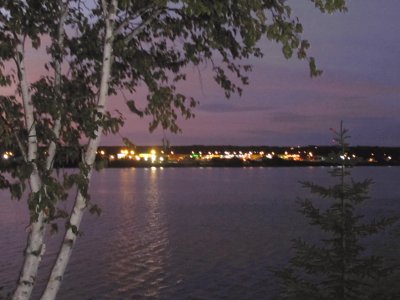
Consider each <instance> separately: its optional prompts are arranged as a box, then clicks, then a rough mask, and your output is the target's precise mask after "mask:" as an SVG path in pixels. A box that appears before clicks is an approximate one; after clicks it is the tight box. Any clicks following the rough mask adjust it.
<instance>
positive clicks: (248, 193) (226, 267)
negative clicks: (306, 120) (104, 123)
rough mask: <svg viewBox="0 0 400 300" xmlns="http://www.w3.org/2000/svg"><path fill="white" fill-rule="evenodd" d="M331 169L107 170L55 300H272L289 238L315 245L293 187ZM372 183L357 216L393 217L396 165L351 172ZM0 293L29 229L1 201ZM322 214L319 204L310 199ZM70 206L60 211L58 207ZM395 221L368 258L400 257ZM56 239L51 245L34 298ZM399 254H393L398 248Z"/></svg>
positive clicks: (298, 189) (20, 209)
mask: <svg viewBox="0 0 400 300" xmlns="http://www.w3.org/2000/svg"><path fill="white" fill-rule="evenodd" d="M329 170H330V168H324V167H318V168H315V167H314V168H311V167H310V168H167V169H106V170H103V171H101V172H99V173H96V174H95V175H94V177H93V182H92V185H91V194H92V200H93V202H95V203H97V204H98V205H100V207H101V208H102V210H103V213H102V215H101V216H100V217H97V216H92V215H88V214H87V215H86V216H85V218H84V222H83V225H82V231H83V236H81V237H80V238H79V239H78V241H77V244H76V247H75V248H74V252H73V255H72V259H71V262H70V265H69V267H68V269H67V273H66V275H65V278H64V281H63V285H62V289H61V291H60V294H59V297H58V299H276V297H277V295H278V294H279V293H281V289H282V286H280V285H279V284H278V283H279V280H278V279H277V276H276V274H275V273H274V270H279V269H281V268H284V267H285V266H287V264H288V260H289V258H290V257H293V255H294V252H293V248H292V246H293V242H292V240H293V239H295V238H298V237H301V238H307V239H309V240H317V239H318V228H316V227H315V226H310V225H309V224H308V223H309V220H308V219H307V218H305V216H304V214H301V213H299V206H298V204H297V203H296V201H297V200H298V198H299V197H307V196H308V195H310V194H309V192H308V191H307V190H306V189H304V188H303V187H302V185H301V184H300V183H299V181H313V182H315V183H318V184H321V185H328V184H333V183H335V182H337V180H338V179H337V178H334V177H332V176H331V175H330V174H329V173H328V171H329ZM351 173H352V176H353V177H354V180H363V179H365V178H371V179H373V181H374V184H373V185H372V186H371V187H370V190H369V196H370V199H368V200H366V201H364V203H362V205H361V206H360V207H359V209H360V210H361V212H362V214H363V215H364V216H365V218H368V219H372V218H375V217H380V216H389V215H390V216H392V215H396V214H398V213H399V212H400V186H399V179H400V167H358V168H354V169H352V171H351ZM0 196H1V198H0V253H1V255H0V287H1V286H3V294H5V293H7V292H8V291H10V290H11V289H12V288H13V285H14V282H15V280H16V278H17V275H18V271H19V267H20V264H21V261H22V250H23V245H24V243H25V240H26V238H25V235H26V232H25V227H26V225H27V215H26V209H25V207H24V204H25V203H24V201H23V200H21V202H16V201H11V200H9V199H8V196H7V194H6V193H4V192H2V193H1V194H0ZM317 198H318V197H317ZM316 201H321V205H322V206H324V205H326V204H324V201H325V200H324V199H319V200H318V199H317V200H316ZM61 206H64V207H65V208H68V204H61ZM398 228H399V226H398V225H397V223H396V224H395V225H394V226H391V227H390V228H389V229H387V230H385V231H384V232H383V234H381V235H379V236H378V237H375V238H369V239H367V240H369V241H370V242H371V241H372V243H371V244H372V246H371V247H370V248H368V249H367V250H366V252H367V253H375V252H376V251H377V252H378V253H380V254H382V253H384V254H385V255H388V256H389V257H391V256H395V255H393V253H396V252H397V253H398V250H399V248H398V246H399V243H398V242H396V234H397V236H398ZM60 239H61V234H56V235H54V236H51V237H50V238H49V243H48V246H47V251H46V257H45V258H44V260H43V269H42V270H41V272H40V274H39V278H38V285H37V288H36V289H35V292H34V298H37V297H38V295H39V293H40V289H41V288H42V287H43V282H44V280H45V277H46V276H47V272H48V270H49V268H50V266H51V263H52V261H53V260H54V257H55V253H56V250H57V247H58V243H59V241H60ZM396 247H397V248H396ZM0 298H1V297H0Z"/></svg>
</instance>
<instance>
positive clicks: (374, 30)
mask: <svg viewBox="0 0 400 300" xmlns="http://www.w3.org/2000/svg"><path fill="white" fill-rule="evenodd" d="M288 3H289V4H290V5H291V6H292V8H293V14H294V15H295V16H297V17H298V18H299V19H300V21H301V22H302V24H303V27H304V33H303V38H305V39H307V40H309V41H310V43H311V49H310V50H309V55H311V56H314V57H315V58H316V60H317V65H318V67H319V68H320V69H322V70H323V75H322V76H320V77H318V78H310V76H309V69H308V64H307V62H306V61H298V60H297V59H295V58H292V59H290V60H286V59H285V58H284V57H283V55H282V53H281V48H280V47H279V46H278V45H276V44H274V43H272V42H269V41H266V40H263V41H262V42H261V44H260V47H261V49H262V50H263V52H264V53H265V55H264V57H263V58H262V59H252V60H250V61H246V63H250V64H252V65H253V71H252V73H250V74H249V78H250V84H249V85H247V86H245V87H244V91H243V94H242V96H241V97H239V96H232V97H231V98H230V99H225V97H224V93H223V91H222V90H221V88H219V87H218V86H217V85H216V84H215V83H214V82H213V79H212V73H211V72H210V68H209V67H207V66H201V67H200V68H194V67H189V68H188V69H187V74H188V78H187V80H186V81H185V82H183V83H182V84H181V85H180V90H179V92H183V93H185V94H186V95H189V96H194V97H195V98H196V99H197V100H199V102H200V104H199V105H198V106H197V107H196V108H195V110H194V113H195V115H196V117H195V118H194V119H190V120H179V122H178V124H179V126H180V127H181V129H182V133H180V134H172V133H170V132H163V131H162V130H156V131H155V132H153V133H149V131H148V124H149V121H150V119H148V118H143V119H140V118H138V116H137V115H134V114H132V113H129V111H128V109H127V107H126V105H125V101H124V100H123V99H121V97H119V98H116V97H111V98H110V101H109V105H108V108H109V109H110V110H111V111H114V110H115V109H118V110H119V111H122V112H124V113H125V114H124V115H125V126H124V127H123V128H122V129H121V131H120V134H118V135H114V136H104V137H103V138H102V141H101V144H102V145H122V137H126V138H128V139H129V140H131V141H132V142H133V143H134V144H137V145H160V144H162V139H163V138H166V139H168V141H169V142H170V144H171V145H200V144H202V145H271V146H273V145H277V146H284V145H287V146H297V145H331V144H332V134H331V131H330V128H338V127H339V125H340V121H341V120H343V122H344V126H345V127H346V128H348V129H349V130H350V135H351V139H350V144H351V145H354V146H356V145H380V146H400V118H399V115H400V34H399V32H400V18H399V17H398V12H399V11H400V1H399V0H381V1H377V0H349V1H348V12H347V13H335V14H330V15H327V14H322V13H320V12H319V11H318V10H317V9H316V8H315V7H314V6H313V4H312V3H311V1H305V0H301V1H300V0H288ZM31 54H32V55H33V57H34V59H31V60H30V61H29V65H28V68H29V70H31V71H33V73H31V74H30V79H32V80H35V79H37V78H38V77H39V76H40V75H41V73H42V71H38V70H41V69H43V62H44V59H43V58H42V57H41V55H43V53H42V54H41V53H34V51H33V50H32V53H31ZM35 55H36V56H35ZM3 90H4V88H2V91H1V92H2V93H3V92H6V93H10V92H12V90H13V89H10V91H3ZM126 97H127V98H129V99H132V98H133V99H136V100H137V99H139V100H140V99H145V94H144V91H143V90H141V88H140V87H139V88H138V90H137V93H136V94H134V95H128V94H126Z"/></svg>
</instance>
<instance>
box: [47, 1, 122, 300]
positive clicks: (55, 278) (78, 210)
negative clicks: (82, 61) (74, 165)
mask: <svg viewBox="0 0 400 300" xmlns="http://www.w3.org/2000/svg"><path fill="white" fill-rule="evenodd" d="M102 6H103V11H104V15H105V24H106V25H105V26H106V28H105V37H104V47H103V62H102V66H103V68H102V74H101V83H100V89H99V100H98V109H99V111H100V112H104V111H105V109H106V102H107V96H108V89H109V78H110V71H111V64H112V44H113V40H114V28H113V27H114V20H115V9H116V7H117V1H116V0H113V1H111V4H110V5H109V6H107V5H106V4H105V1H103V5H102ZM101 133H102V128H101V127H100V128H98V130H97V132H96V138H95V139H91V140H90V141H89V144H88V147H87V149H86V152H85V157H84V159H85V163H86V164H87V165H89V167H90V169H91V170H92V168H93V163H94V161H95V158H96V152H97V148H98V146H99V144H100V139H101ZM91 170H90V172H89V175H88V180H90V177H91V173H92V172H91ZM85 208H86V199H85V198H84V197H83V196H82V194H81V193H79V192H78V194H77V197H76V199H75V204H74V208H73V210H72V213H71V217H70V219H69V224H70V226H74V227H75V228H76V229H78V230H79V228H80V224H81V220H82V217H83V213H84V210H85ZM76 238H77V236H76V233H74V232H73V230H72V228H71V227H70V228H69V229H67V231H66V233H65V236H64V241H63V244H62V245H61V249H60V251H59V253H58V256H57V260H56V262H55V264H54V266H53V269H52V271H51V274H50V278H49V281H48V282H47V286H46V289H45V290H44V292H43V294H42V297H41V299H42V300H51V299H55V297H56V295H57V292H58V290H59V289H60V286H61V281H62V278H63V276H64V273H65V269H66V267H67V264H68V262H69V259H70V257H71V253H72V249H73V246H74V244H75V240H76Z"/></svg>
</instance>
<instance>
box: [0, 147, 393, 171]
mask: <svg viewBox="0 0 400 300" xmlns="http://www.w3.org/2000/svg"><path fill="white" fill-rule="evenodd" d="M335 150H336V151H337V149H336V148H335V147H330V146H305V147H301V146H297V147H267V146H265V147H263V146H256V147H240V146H176V147H171V148H169V149H165V148H162V147H144V146H143V147H140V146H138V147H135V148H128V147H100V148H99V150H98V152H97V160H99V161H106V162H107V163H108V165H109V166H111V167H113V166H116V167H125V166H126V167H131V166H132V167H135V166H137V167H146V166H223V165H235V166H249V165H250V166H252V165H260V166H263V165H266V166H269V165H294V166H296V165H325V164H328V165H329V164H332V163H333V162H332V161H330V157H332V155H331V154H332V153H333V152H335ZM0 155H1V156H0V157H1V159H2V160H1V161H2V162H3V163H7V162H15V163H18V161H20V160H21V159H22V157H21V156H20V155H18V154H15V153H13V152H11V151H3V152H1V151H0ZM340 158H341V159H342V160H346V161H349V162H353V163H356V164H364V165H365V164H367V165H382V164H386V165H396V164H400V148H395V147H351V148H349V151H347V152H346V153H345V154H344V155H342V156H341V157H340ZM74 164H75V162H72V163H71V162H70V164H69V165H68V166H74ZM60 166H63V164H62V163H61V164H60Z"/></svg>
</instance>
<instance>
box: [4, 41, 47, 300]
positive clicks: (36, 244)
mask: <svg viewBox="0 0 400 300" xmlns="http://www.w3.org/2000/svg"><path fill="white" fill-rule="evenodd" d="M17 56H18V57H17V64H18V66H17V67H18V71H19V74H20V87H21V93H22V100H23V104H24V112H25V125H26V128H27V130H28V135H29V136H28V154H27V160H28V162H32V166H33V171H32V173H31V175H30V177H29V184H30V188H31V192H32V193H36V192H38V191H39V190H40V188H41V179H40V175H39V172H38V169H37V165H36V163H35V159H36V158H37V149H38V145H37V137H36V128H35V120H34V115H33V113H34V108H33V104H32V100H31V95H30V93H29V86H28V79H27V75H26V69H25V50H24V38H23V37H21V38H20V39H19V43H18V45H17ZM44 230H45V227H44V214H43V212H39V214H38V218H37V220H36V221H35V222H33V223H32V224H31V226H30V233H29V236H28V241H27V247H26V249H25V252H24V262H23V266H22V269H21V272H20V276H19V279H18V283H17V287H16V289H15V291H14V294H13V297H12V299H13V300H16V299H18V300H19V299H29V298H30V296H31V293H32V289H33V286H34V283H35V280H36V276H37V270H38V268H39V263H40V260H41V259H42V256H43V253H44V250H45V246H44V244H43V237H44Z"/></svg>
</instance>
